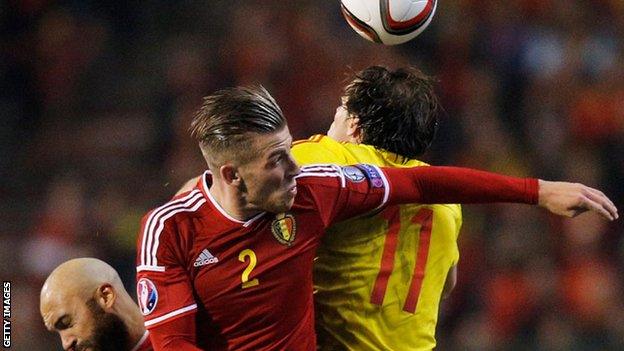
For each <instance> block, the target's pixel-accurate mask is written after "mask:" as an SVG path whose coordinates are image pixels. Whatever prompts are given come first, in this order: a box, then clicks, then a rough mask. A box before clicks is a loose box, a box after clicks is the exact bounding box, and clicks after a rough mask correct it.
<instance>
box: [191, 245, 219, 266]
mask: <svg viewBox="0 0 624 351" xmlns="http://www.w3.org/2000/svg"><path fill="white" fill-rule="evenodd" d="M217 262H219V259H218V258H216V257H214V256H213V255H212V254H211V253H210V251H208V249H203V250H202V252H201V253H200V254H199V256H198V257H197V259H196V260H195V263H193V266H195V267H199V266H205V265H207V264H211V263H217Z"/></svg>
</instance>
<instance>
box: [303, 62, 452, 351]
mask: <svg viewBox="0 0 624 351" xmlns="http://www.w3.org/2000/svg"><path fill="white" fill-rule="evenodd" d="M437 112H438V102H437V98H436V95H435V93H434V90H433V84H432V80H431V79H430V78H429V77H427V76H425V75H424V74H422V73H421V72H420V71H418V70H416V69H413V68H405V69H398V70H396V71H389V70H387V69H386V68H382V67H370V68H368V69H365V70H363V71H361V72H359V73H357V74H356V77H355V79H353V81H351V83H350V84H348V85H347V87H346V89H345V93H344V96H343V98H342V104H341V106H339V107H338V109H337V110H336V115H335V117H334V122H333V123H332V125H331V128H330V130H329V132H328V136H322V135H318V136H313V137H311V138H310V139H308V140H305V141H299V142H296V143H295V145H294V146H293V148H292V153H293V156H294V157H295V159H296V160H297V161H298V162H299V163H301V164H304V165H305V164H309V163H335V164H340V165H350V164H358V163H368V164H374V165H378V166H390V167H414V166H426V165H427V164H425V163H423V162H421V161H418V160H416V159H415V158H416V157H417V156H419V155H421V154H422V153H424V152H425V151H426V149H427V148H428V147H429V145H430V143H431V141H432V140H433V137H434V134H435V130H436V127H437ZM461 222H462V217H461V208H460V206H459V205H402V206H392V207H388V208H386V209H385V210H383V211H382V212H381V213H378V214H375V215H372V216H369V217H365V218H358V219H354V220H349V221H346V222H343V223H340V224H338V225H335V226H333V227H332V228H331V229H330V230H329V231H328V233H327V235H325V236H324V239H323V241H322V245H321V247H320V249H319V251H318V260H317V261H316V263H315V272H314V279H315V280H314V281H315V286H316V289H317V293H316V295H315V301H316V306H317V333H318V334H319V335H318V336H319V340H318V342H319V346H320V349H321V350H358V351H360V350H399V351H403V350H431V349H433V347H434V346H435V337H434V334H435V326H436V322H437V318H438V307H439V304H440V299H441V296H442V294H443V291H444V290H445V286H446V290H447V292H448V291H449V290H450V289H451V288H452V286H453V285H454V283H455V271H456V270H455V267H456V264H457V260H458V258H459V252H458V249H457V236H458V233H459V229H460V227H461ZM335 234H339V235H335Z"/></svg>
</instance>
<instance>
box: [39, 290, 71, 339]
mask: <svg viewBox="0 0 624 351" xmlns="http://www.w3.org/2000/svg"><path fill="white" fill-rule="evenodd" d="M77 307H78V305H77V302H76V300H75V299H73V298H69V297H65V298H63V297H61V298H57V299H51V300H48V301H47V302H46V303H43V304H42V305H41V317H42V318H43V323H44V324H45V326H46V328H47V329H48V330H51V331H52V330H55V329H56V323H57V322H59V321H60V320H61V319H64V318H72V317H73V316H74V315H75V314H76V313H77V310H78V308H77Z"/></svg>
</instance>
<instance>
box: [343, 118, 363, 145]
mask: <svg viewBox="0 0 624 351" xmlns="http://www.w3.org/2000/svg"><path fill="white" fill-rule="evenodd" d="M347 135H348V136H349V139H350V140H351V141H352V142H356V143H360V142H361V141H362V129H361V128H360V119H359V118H358V117H353V118H349V119H348V120H347Z"/></svg>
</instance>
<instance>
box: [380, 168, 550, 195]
mask: <svg viewBox="0 0 624 351" xmlns="http://www.w3.org/2000/svg"><path fill="white" fill-rule="evenodd" d="M383 171H384V173H385V174H386V176H387V178H388V182H389V183H390V189H391V190H390V196H389V198H388V204H403V203H425V204H434V203H465V204H468V203H490V202H516V203H526V204H537V201H538V190H539V189H538V181H537V179H533V178H516V177H508V176H503V175H499V174H495V173H490V172H484V171H477V170H474V169H468V168H459V167H414V168H383Z"/></svg>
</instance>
